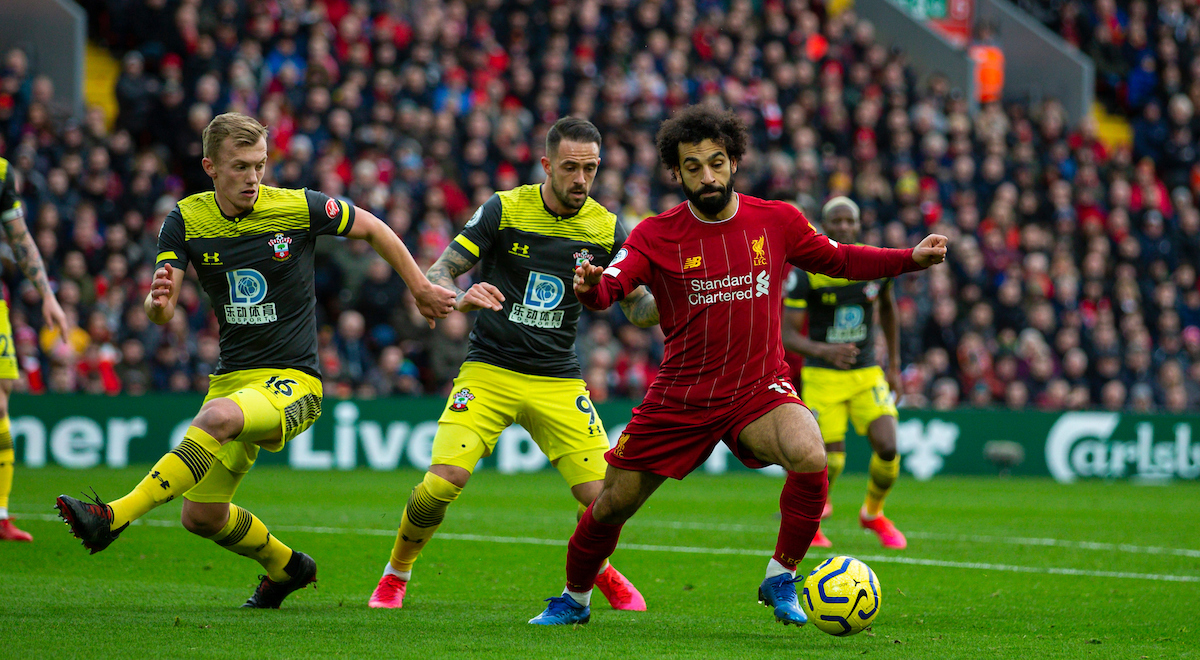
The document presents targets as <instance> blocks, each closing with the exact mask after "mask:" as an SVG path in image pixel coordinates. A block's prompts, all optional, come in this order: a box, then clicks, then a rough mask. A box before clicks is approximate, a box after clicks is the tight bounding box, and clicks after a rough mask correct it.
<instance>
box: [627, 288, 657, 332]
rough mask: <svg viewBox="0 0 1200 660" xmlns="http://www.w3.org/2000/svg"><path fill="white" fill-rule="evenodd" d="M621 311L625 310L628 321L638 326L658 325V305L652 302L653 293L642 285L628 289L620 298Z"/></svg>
mask: <svg viewBox="0 0 1200 660" xmlns="http://www.w3.org/2000/svg"><path fill="white" fill-rule="evenodd" d="M621 311H623V312H625V318H627V319H629V322H630V323H632V324H634V325H636V326H637V327H639V328H649V327H650V326H652V325H658V305H656V304H655V302H654V294H652V293H650V289H647V288H646V287H644V286H639V287H638V288H636V289H634V290H633V291H630V292H629V295H628V296H625V297H624V298H623V299H622V300H621Z"/></svg>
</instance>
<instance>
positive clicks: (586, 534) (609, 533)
mask: <svg viewBox="0 0 1200 660" xmlns="http://www.w3.org/2000/svg"><path fill="white" fill-rule="evenodd" d="M824 503H825V500H823V499H822V500H821V504H822V505H823V504H824ZM817 514H818V515H820V511H819V510H818V511H817ZM620 538H621V525H606V524H604V523H602V522H598V521H597V520H596V519H595V518H593V517H592V507H591V505H588V508H587V511H584V512H583V517H582V518H580V519H579V523H578V524H577V525H575V533H574V534H572V535H571V542H570V543H568V544H567V589H570V590H571V591H576V592H585V591H589V590H590V589H591V588H592V585H593V584H595V582H596V574H597V573H599V572H600V567H601V566H603V565H604V560H605V559H608V558H609V557H610V556H611V555H612V553H613V551H614V550H616V549H617V540H618V539H620Z"/></svg>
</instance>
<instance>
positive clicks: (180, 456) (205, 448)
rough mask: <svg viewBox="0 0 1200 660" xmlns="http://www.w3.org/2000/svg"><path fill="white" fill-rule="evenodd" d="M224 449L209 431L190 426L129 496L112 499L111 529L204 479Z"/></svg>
mask: <svg viewBox="0 0 1200 660" xmlns="http://www.w3.org/2000/svg"><path fill="white" fill-rule="evenodd" d="M220 449H221V443H219V442H217V441H216V439H215V438H213V437H212V436H211V435H209V434H208V433H206V432H204V431H202V430H200V429H199V428H197V427H195V426H189V427H188V430H187V433H185V434H184V440H183V442H181V443H180V444H179V446H178V447H176V448H175V449H172V450H171V451H170V452H168V453H167V454H165V455H163V457H162V458H160V459H158V462H157V463H155V464H154V467H152V468H150V474H148V475H146V477H145V478H144V479H142V482H141V483H139V484H138V485H137V487H136V488H134V489H133V490H132V491H130V492H129V494H128V495H126V496H125V497H122V498H121V499H119V500H116V501H115V502H112V503H111V504H110V506H112V511H113V521H112V528H113V529H120V528H121V526H122V525H124V524H126V523H128V522H130V521H132V520H137V519H138V518H141V517H142V516H144V515H146V512H147V511H149V510H151V509H153V508H154V507H156V506H159V505H161V504H165V503H167V502H170V501H171V500H173V499H175V497H176V496H178V495H182V494H184V493H186V492H188V491H189V490H191V488H192V486H195V485H196V483H197V482H198V481H200V480H201V479H203V478H204V475H205V473H207V472H208V468H210V467H212V462H213V460H214V459H215V458H216V453H217V452H218V451H219V450H220Z"/></svg>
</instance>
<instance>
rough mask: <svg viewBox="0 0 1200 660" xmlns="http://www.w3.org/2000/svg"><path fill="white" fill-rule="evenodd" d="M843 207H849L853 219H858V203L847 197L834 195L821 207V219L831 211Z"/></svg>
mask: <svg viewBox="0 0 1200 660" xmlns="http://www.w3.org/2000/svg"><path fill="white" fill-rule="evenodd" d="M843 207H844V208H847V209H850V214H851V215H853V216H854V219H855V220H858V204H855V203H854V200H852V199H850V198H849V197H844V196H839V197H834V198H833V199H831V200H829V201H828V202H825V206H824V207H822V208H821V219H822V220H823V219H825V218H826V217H828V216H829V214H830V213H833V212H834V211H835V210H836V209H840V208H843Z"/></svg>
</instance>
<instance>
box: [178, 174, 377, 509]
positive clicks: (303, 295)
mask: <svg viewBox="0 0 1200 660" xmlns="http://www.w3.org/2000/svg"><path fill="white" fill-rule="evenodd" d="M353 225H354V206H353V205H351V204H347V203H345V202H343V201H340V200H336V199H332V198H330V197H327V196H326V195H324V194H322V193H320V192H316V191H313V190H288V189H282V188H272V187H269V186H260V187H259V194H258V200H257V201H256V202H255V204H254V209H253V210H252V211H250V212H249V213H247V214H244V215H242V216H238V217H229V216H226V215H224V214H223V213H222V212H221V210H220V208H219V207H218V206H217V203H216V198H215V195H214V193H212V192H206V193H200V194H197V195H192V196H191V197H188V198H186V199H184V200H183V201H181V202H179V204H178V205H177V206H176V208H175V209H174V210H173V211H172V212H171V213H170V214H169V215H168V216H167V218H166V220H165V221H164V223H163V227H162V231H161V232H160V233H159V237H158V250H159V254H158V259H157V260H156V261H157V266H158V267H161V266H162V265H163V264H171V265H172V266H173V267H175V268H187V266H188V264H191V265H192V266H194V267H195V269H196V273H197V275H198V277H199V280H200V286H201V288H203V289H204V292H205V294H207V295H208V297H209V299H210V300H211V302H212V307H213V311H214V312H215V313H216V316H217V322H218V325H219V327H220V345H221V355H220V360H219V361H218V364H217V371H216V373H215V374H213V375H212V376H211V377H210V383H209V392H208V397H207V398H206V399H205V402H207V401H210V400H212V399H214V398H217V397H228V398H229V399H231V400H233V401H234V402H235V403H237V404H238V406H239V407H240V408H241V409H242V412H243V415H244V417H245V426H244V428H243V430H242V433H241V434H240V435H239V436H238V438H237V441H236V442H229V443H226V444H225V445H224V446H222V447H221V448H220V450H219V451H218V452H216V457H217V459H218V460H217V462H216V463H214V464H213V465H212V468H211V469H209V470H208V471H207V474H206V476H204V478H203V479H202V480H201V481H200V482H199V483H197V484H196V486H195V488H194V489H192V490H190V491H188V492H187V493H186V497H187V498H188V499H189V500H192V501H197V502H229V501H230V499H231V498H232V497H233V493H234V491H235V490H236V489H237V484H238V483H239V482H240V481H241V477H242V476H243V475H244V474H245V473H246V472H248V471H249V470H250V467H251V466H252V465H253V464H254V460H255V458H256V457H257V456H258V449H259V447H262V448H265V449H267V450H268V451H279V450H280V449H282V448H283V445H284V443H286V442H287V441H288V440H290V439H292V438H294V437H295V436H296V435H298V434H299V433H301V432H303V431H304V430H305V429H307V428H308V427H310V426H312V424H313V422H315V421H316V420H317V418H318V417H319V416H320V415H321V396H322V388H321V373H320V370H319V361H318V357H317V326H316V323H317V322H316V293H315V290H314V287H313V246H314V244H315V242H316V238H317V237H318V236H321V235H323V234H328V235H338V236H345V235H346V234H347V233H348V232H349V231H350V229H351V227H353ZM277 429H282V437H281V438H280V439H279V440H276V441H273V442H266V441H264V439H265V438H267V437H270V436H272V435H274V432H275V431H276V430H277ZM181 456H182V454H181ZM184 461H185V463H186V462H187V457H186V456H184ZM200 473H203V470H200Z"/></svg>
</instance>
